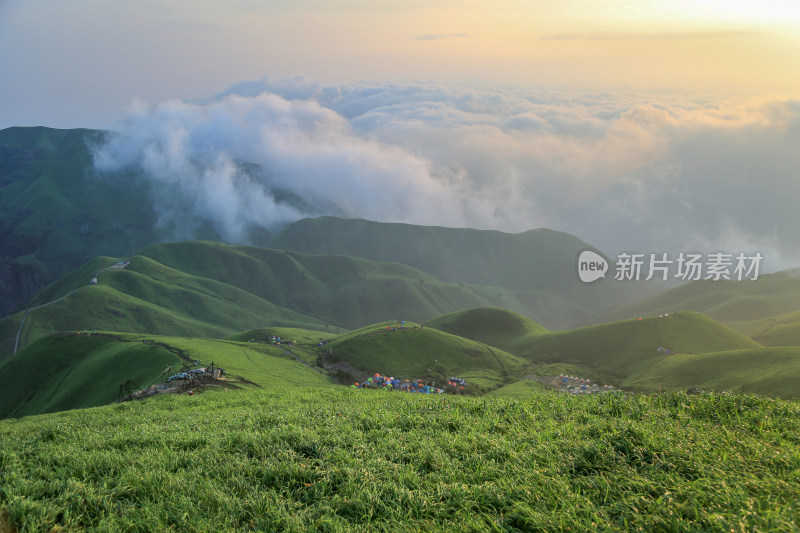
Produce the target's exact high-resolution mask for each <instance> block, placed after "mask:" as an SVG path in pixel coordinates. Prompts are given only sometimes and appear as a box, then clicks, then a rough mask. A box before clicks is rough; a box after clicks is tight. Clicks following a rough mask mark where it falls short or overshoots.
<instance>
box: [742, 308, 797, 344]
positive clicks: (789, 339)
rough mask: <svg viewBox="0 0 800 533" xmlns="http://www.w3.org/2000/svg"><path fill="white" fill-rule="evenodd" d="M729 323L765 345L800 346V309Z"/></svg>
mask: <svg viewBox="0 0 800 533" xmlns="http://www.w3.org/2000/svg"><path fill="white" fill-rule="evenodd" d="M728 325H729V326H730V327H732V328H733V329H735V330H736V331H740V332H741V333H744V334H745V335H747V336H748V337H750V338H751V339H753V340H755V341H757V342H759V343H761V344H763V345H764V346H800V311H795V312H793V313H786V314H783V315H775V316H771V317H768V318H762V319H759V320H751V321H746V322H731V323H729V324H728Z"/></svg>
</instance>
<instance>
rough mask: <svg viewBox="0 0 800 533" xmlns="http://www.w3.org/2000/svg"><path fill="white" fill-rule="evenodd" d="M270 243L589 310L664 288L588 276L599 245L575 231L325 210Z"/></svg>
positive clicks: (556, 319) (560, 322) (552, 321)
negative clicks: (583, 264) (590, 255)
mask: <svg viewBox="0 0 800 533" xmlns="http://www.w3.org/2000/svg"><path fill="white" fill-rule="evenodd" d="M270 247H272V248H280V249H285V250H296V251H299V252H303V253H308V254H343V255H350V256H354V257H362V258H365V259H370V260H372V261H390V262H396V263H402V264H405V265H410V266H413V267H414V268H418V269H420V270H422V271H424V272H427V273H428V274H430V275H432V276H434V277H436V278H437V279H439V280H441V281H446V282H454V283H470V284H475V285H486V286H494V287H502V288H504V289H507V290H509V291H537V292H540V293H545V294H550V295H555V296H558V297H559V298H562V299H564V300H566V301H568V302H570V303H571V304H573V305H574V306H575V307H576V308H577V309H582V310H583V311H584V312H583V316H587V315H589V314H594V313H596V312H599V311H603V310H608V309H611V308H613V307H615V306H618V305H621V304H623V303H628V302H632V301H636V300H638V299H641V298H643V297H645V296H647V295H649V294H653V292H654V291H656V290H658V287H656V286H655V285H647V284H641V283H639V284H636V283H630V284H625V283H606V282H600V283H592V284H585V283H581V282H580V280H579V279H578V277H577V274H576V262H577V259H578V256H579V255H580V253H581V252H582V251H584V250H593V251H595V252H597V253H600V252H599V251H598V250H597V249H595V248H593V247H592V246H591V245H589V244H587V243H585V242H583V241H582V240H580V239H578V238H577V237H575V236H573V235H570V234H568V233H563V232H560V231H554V230H549V229H535V230H530V231H526V232H523V233H517V234H512V233H504V232H500V231H490V230H475V229H468V228H444V227H432V226H416V225H412V224H392V223H381V222H371V221H368V220H361V219H342V218H333V217H319V218H313V219H303V220H300V221H298V222H295V223H294V224H291V225H289V226H288V227H287V228H286V229H284V230H283V231H282V232H280V233H279V234H278V235H277V236H276V237H275V238H274V239H273V240H272V241H271V242H270ZM601 255H602V254H601ZM612 268H613V263H612ZM648 291H649V292H648ZM504 307H509V306H507V305H506V306H504ZM528 316H531V317H532V318H534V319H536V320H537V321H540V322H542V323H544V324H545V325H546V326H547V327H551V328H565V327H568V326H569V325H570V324H573V323H575V322H577V321H580V320H581V315H580V314H575V315H573V316H551V317H546V318H544V319H540V318H538V317H533V316H532V315H528Z"/></svg>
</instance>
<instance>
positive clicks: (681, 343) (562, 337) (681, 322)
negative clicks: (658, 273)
mask: <svg viewBox="0 0 800 533" xmlns="http://www.w3.org/2000/svg"><path fill="white" fill-rule="evenodd" d="M659 346H663V347H665V348H667V349H669V350H671V351H673V352H676V353H682V354H699V353H706V352H716V351H722V350H734V349H744V348H760V347H761V345H759V344H758V343H757V342H755V341H753V340H752V339H749V338H748V337H745V336H744V335H742V334H741V333H738V332H736V331H733V330H732V329H730V328H728V327H726V326H723V325H722V324H720V323H718V322H716V321H714V320H712V319H710V318H708V317H706V316H703V315H700V314H697V313H693V312H685V311H682V312H680V313H678V314H677V315H675V314H673V315H671V316H670V317H669V318H657V317H653V318H646V319H644V320H641V321H640V320H627V321H622V322H612V323H609V324H602V325H599V326H589V327H584V328H578V329H574V330H568V331H563V332H554V333H546V334H540V335H535V336H530V337H528V338H527V339H526V341H525V342H524V343H521V344H520V346H519V347H517V348H516V349H515V352H514V353H516V354H517V355H520V356H524V357H526V358H528V359H530V360H531V361H534V362H537V363H544V362H549V363H569V364H573V365H577V366H579V367H582V368H586V369H587V371H590V372H591V373H592V374H594V375H598V376H599V377H601V378H604V379H608V380H612V382H613V381H614V380H618V379H625V378H627V377H630V376H635V375H637V374H638V373H640V372H642V371H644V370H645V369H646V368H647V367H648V366H649V365H650V364H652V363H653V362H654V361H657V360H658V359H659V358H660V356H659V354H658V353H657V352H656V349H657V348H658V347H659Z"/></svg>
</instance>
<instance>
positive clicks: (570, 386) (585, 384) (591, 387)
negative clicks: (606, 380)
mask: <svg viewBox="0 0 800 533" xmlns="http://www.w3.org/2000/svg"><path fill="white" fill-rule="evenodd" d="M558 379H559V384H560V387H559V389H558V390H559V391H560V392H568V393H570V394H601V393H604V392H611V391H614V390H616V389H614V386H613V385H603V386H602V387H600V386H599V385H598V384H597V383H592V380H590V379H586V378H579V377H576V376H568V375H566V374H559V375H558Z"/></svg>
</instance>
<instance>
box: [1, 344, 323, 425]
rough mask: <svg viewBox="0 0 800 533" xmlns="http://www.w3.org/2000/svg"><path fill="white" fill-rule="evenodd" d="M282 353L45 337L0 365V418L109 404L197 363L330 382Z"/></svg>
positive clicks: (280, 380)
mask: <svg viewBox="0 0 800 533" xmlns="http://www.w3.org/2000/svg"><path fill="white" fill-rule="evenodd" d="M308 333H309V334H313V332H308ZM306 349H310V345H309V343H307V346H306ZM300 350H301V351H302V350H303V348H302V347H301V348H300ZM285 353H286V350H285V349H284V348H282V347H281V346H277V345H273V344H264V343H250V342H235V341H229V340H215V339H189V338H180V337H166V336H158V335H137V334H130V333H112V332H98V333H97V334H96V335H86V334H76V333H68V334H67V333H64V334H57V335H51V336H48V337H45V338H43V339H40V340H38V341H36V342H35V343H33V344H31V345H30V346H28V347H27V348H25V349H24V350H21V351H20V352H18V353H17V354H15V355H14V356H13V357H10V358H9V359H7V360H6V361H4V362H2V363H0V418H7V417H15V418H19V417H23V416H29V415H35V414H42V413H49V412H55V411H63V410H67V409H76V408H86V407H94V406H98V405H104V404H108V403H111V402H115V401H117V399H118V396H119V390H120V389H119V387H120V385H121V384H123V383H124V382H125V381H126V380H128V379H130V380H131V381H133V382H134V383H135V384H136V385H138V386H139V387H141V388H146V387H147V386H149V385H151V384H153V383H159V382H161V381H163V380H165V379H166V377H167V376H168V375H169V374H167V375H165V374H163V373H162V370H164V369H165V368H166V367H168V366H169V367H174V369H175V370H174V371H171V372H170V373H177V372H178V369H180V368H181V367H182V366H183V365H184V364H185V363H187V362H190V361H195V360H198V361H201V363H203V364H205V365H208V364H210V363H212V362H213V363H214V364H215V366H216V367H221V368H224V369H225V373H226V375H229V376H236V377H241V378H245V379H246V380H247V381H248V382H250V383H251V384H252V385H253V386H256V387H267V388H284V387H321V386H329V385H332V383H333V382H332V381H331V380H330V379H329V378H328V377H327V376H324V375H322V374H321V373H320V372H319V371H318V370H314V369H312V368H309V367H308V366H307V365H304V364H302V363H300V362H298V361H297V360H295V359H294V358H292V357H290V356H287V355H284V354H285ZM134 390H136V389H134Z"/></svg>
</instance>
